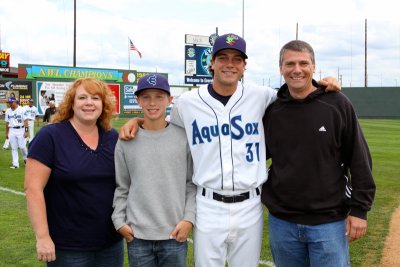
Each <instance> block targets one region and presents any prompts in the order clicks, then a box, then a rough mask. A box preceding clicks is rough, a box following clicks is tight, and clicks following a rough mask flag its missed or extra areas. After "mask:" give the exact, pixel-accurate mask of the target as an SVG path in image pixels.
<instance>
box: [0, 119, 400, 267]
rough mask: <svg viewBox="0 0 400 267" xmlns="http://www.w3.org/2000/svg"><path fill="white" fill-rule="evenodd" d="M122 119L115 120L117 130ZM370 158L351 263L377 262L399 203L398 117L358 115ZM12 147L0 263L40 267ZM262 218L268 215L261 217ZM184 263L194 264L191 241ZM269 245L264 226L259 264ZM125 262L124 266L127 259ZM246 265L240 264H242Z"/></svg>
mask: <svg viewBox="0 0 400 267" xmlns="http://www.w3.org/2000/svg"><path fill="white" fill-rule="evenodd" d="M124 122H125V119H116V120H115V121H114V123H113V125H114V127H115V128H116V129H119V128H120V126H121V125H122V124H123V123H124ZM361 125H362V128H363V130H364V133H365V136H366V139H367V141H368V144H369V146H370V150H371V154H372V158H373V173H374V177H375V182H376V185H377V193H376V197H375V202H374V206H373V208H372V211H371V212H369V215H368V234H367V236H366V237H364V238H363V239H361V240H358V241H356V242H353V243H351V244H350V254H351V266H368V267H373V266H378V265H379V262H380V258H381V256H382V250H383V246H384V241H385V237H386V235H387V234H388V229H389V223H390V218H391V214H392V212H393V211H394V209H395V208H396V207H398V206H399V204H400V194H399V193H398V192H400V172H399V168H398V166H399V163H398V159H400V138H399V136H400V135H399V133H400V120H361ZM4 137H5V123H4V120H1V122H0V143H1V145H2V144H3V142H4ZM10 163H11V151H10V150H0V267H3V266H7V267H8V266H17V267H21V266H29V267H32V266H44V264H43V263H39V262H38V261H37V260H36V256H35V254H36V253H35V238H34V235H33V232H32V229H31V226H30V223H29V220H28V217H27V212H26V202H25V197H24V195H23V194H18V192H21V193H22V192H23V179H24V178H23V177H24V171H25V169H24V167H23V166H24V164H23V162H22V159H21V163H20V166H21V168H20V169H16V170H14V169H10V168H9V165H10ZM265 221H267V216H266V218H265ZM189 248H190V249H189V255H188V264H187V266H189V267H191V266H194V264H193V252H192V246H191V245H190V246H189ZM271 262H272V257H271V254H270V252H269V247H268V231H267V227H264V242H263V247H262V256H261V262H260V266H272V265H271ZM125 266H128V264H127V263H126V264H125ZM244 267H245V266H244Z"/></svg>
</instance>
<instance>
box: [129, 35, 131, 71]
mask: <svg viewBox="0 0 400 267" xmlns="http://www.w3.org/2000/svg"><path fill="white" fill-rule="evenodd" d="M130 48H131V43H130V39H129V37H128V66H129V70H130V69H131V53H130Z"/></svg>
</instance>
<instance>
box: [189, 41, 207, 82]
mask: <svg viewBox="0 0 400 267" xmlns="http://www.w3.org/2000/svg"><path fill="white" fill-rule="evenodd" d="M211 53H212V48H211V46H198V45H185V83H189V84H190V83H191V84H204V83H210V82H212V77H211V75H210V73H209V72H208V66H209V65H210V59H211Z"/></svg>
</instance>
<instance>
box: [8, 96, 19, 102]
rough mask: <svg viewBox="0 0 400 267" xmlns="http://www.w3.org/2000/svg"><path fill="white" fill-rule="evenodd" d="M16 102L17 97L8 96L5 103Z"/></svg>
mask: <svg viewBox="0 0 400 267" xmlns="http://www.w3.org/2000/svg"><path fill="white" fill-rule="evenodd" d="M14 101H15V102H17V99H16V98H15V97H10V98H9V99H8V101H7V103H12V102H14Z"/></svg>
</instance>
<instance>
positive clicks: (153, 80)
mask: <svg viewBox="0 0 400 267" xmlns="http://www.w3.org/2000/svg"><path fill="white" fill-rule="evenodd" d="M147 82H148V83H149V84H151V85H152V86H155V85H156V84H157V76H156V75H150V76H149V77H148V78H147Z"/></svg>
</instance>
